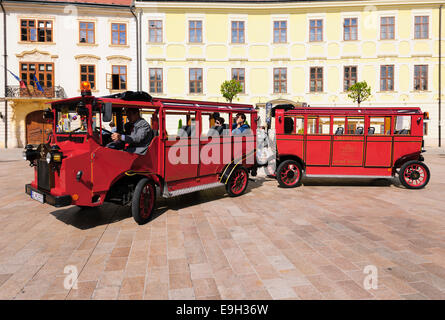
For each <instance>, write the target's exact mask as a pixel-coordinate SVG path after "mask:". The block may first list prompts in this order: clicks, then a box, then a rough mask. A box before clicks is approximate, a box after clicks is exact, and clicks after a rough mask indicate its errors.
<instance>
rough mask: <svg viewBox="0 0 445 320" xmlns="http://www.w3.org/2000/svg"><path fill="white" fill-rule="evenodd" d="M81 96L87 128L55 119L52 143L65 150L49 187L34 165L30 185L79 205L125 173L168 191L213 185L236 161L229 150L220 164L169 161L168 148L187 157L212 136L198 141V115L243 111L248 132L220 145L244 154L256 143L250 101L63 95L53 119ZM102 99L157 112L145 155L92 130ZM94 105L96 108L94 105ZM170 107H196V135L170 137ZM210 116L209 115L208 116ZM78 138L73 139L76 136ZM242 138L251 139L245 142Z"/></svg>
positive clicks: (101, 194) (96, 201)
mask: <svg viewBox="0 0 445 320" xmlns="http://www.w3.org/2000/svg"><path fill="white" fill-rule="evenodd" d="M81 101H83V102H84V103H85V106H86V108H87V109H88V110H89V117H88V132H87V133H84V134H76V133H75V132H74V133H72V134H67V133H64V134H59V133H57V130H56V122H57V120H55V121H54V123H53V132H54V134H53V136H52V138H51V142H50V146H54V145H57V146H58V147H59V148H60V151H61V152H62V153H63V160H62V162H61V163H60V164H59V165H58V166H56V167H53V169H51V170H52V173H53V174H54V177H53V178H52V179H53V182H52V186H51V188H50V190H42V189H41V188H40V186H39V185H38V177H37V175H38V173H37V171H38V170H37V167H36V169H35V179H34V181H33V182H32V183H31V186H32V187H33V188H35V189H36V190H37V191H39V190H42V191H45V192H46V193H47V194H48V193H49V194H51V195H52V196H66V195H69V196H71V198H72V202H71V204H73V205H79V206H99V205H101V204H103V202H104V201H105V200H106V199H107V194H108V192H109V190H110V189H112V188H113V186H114V185H115V184H116V183H117V182H118V181H120V180H121V179H123V178H126V177H133V176H144V177H148V178H150V179H151V180H152V181H153V182H154V184H155V185H157V186H158V187H160V188H161V192H164V191H165V190H164V188H165V189H168V191H169V192H170V191H174V190H179V189H184V188H190V187H194V186H200V185H204V184H211V183H216V182H219V181H220V178H221V175H222V173H223V172H224V170H225V168H226V167H227V165H228V164H230V163H232V162H238V159H237V158H236V157H235V156H236V155H234V153H233V152H232V153H231V155H229V158H228V159H221V163H219V164H213V163H212V164H204V163H203V162H202V161H201V160H200V157H198V162H197V163H192V164H181V163H179V164H173V163H171V161H170V160H169V158H168V156H167V155H168V151H169V149H170V148H178V147H179V146H181V145H182V146H187V148H188V151H189V160H190V157H192V156H194V155H195V152H200V151H201V149H202V148H203V147H204V146H205V145H206V144H208V143H212V142H211V141H201V139H200V132H201V127H202V122H201V114H203V113H206V114H209V113H212V112H225V113H230V119H233V118H234V117H235V114H237V113H239V112H242V113H244V114H245V115H246V116H247V119H248V121H249V125H250V126H251V129H252V134H251V135H249V136H246V137H243V138H242V142H240V143H237V142H236V141H238V140H236V139H238V138H236V137H234V136H232V133H231V130H230V131H229V132H230V133H229V135H228V136H226V137H224V138H222V139H221V140H220V141H221V142H213V143H214V144H215V143H216V144H218V147H219V148H223V146H224V145H226V146H228V148H229V149H232V150H233V149H234V148H237V147H240V148H242V150H243V151H242V155H246V154H249V153H251V154H252V156H253V157H255V143H256V134H255V133H256V121H257V112H256V110H255V109H254V108H253V107H252V106H251V105H242V104H228V103H216V102H204V101H191V100H174V99H157V98H154V99H153V101H151V102H140V101H124V100H121V99H112V98H95V97H91V96H86V97H78V98H72V99H65V100H60V101H55V102H53V103H51V106H52V109H53V113H54V117H55V119H56V109H57V108H58V107H60V106H63V105H66V104H69V105H75V104H78V103H79V102H81ZM102 103H112V106H113V110H119V109H122V108H138V109H140V110H141V111H143V110H146V111H147V112H151V114H154V115H156V116H153V117H152V123H150V125H151V127H152V129H154V130H157V131H158V135H157V136H155V137H154V138H153V140H152V141H151V143H150V145H149V148H148V151H147V153H146V154H145V155H138V154H133V153H129V152H126V151H122V150H115V149H110V148H107V147H105V145H104V142H103V141H102V139H103V132H102V131H100V130H97V131H93V128H92V125H91V123H92V113H93V110H98V109H97V108H99V110H98V111H99V112H102V108H103V105H102ZM94 108H96V109H94ZM168 111H171V112H174V111H192V112H195V114H196V116H195V120H196V123H197V126H199V129H198V128H197V130H196V132H195V136H191V137H188V138H185V141H183V140H181V141H180V142H179V143H178V142H177V141H170V140H168V136H167V131H166V121H165V114H166V112H168ZM207 121H208V120H207ZM76 139H77V140H76ZM246 141H252V143H251V144H247V143H246ZM239 165H242V166H244V167H245V168H246V169H251V168H252V167H253V166H254V163H246V160H242V161H240V162H239ZM79 171H82V177H81V179H80V180H79V181H78V180H77V179H76V174H77V173H78V172H79Z"/></svg>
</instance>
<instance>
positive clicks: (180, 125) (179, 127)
mask: <svg viewBox="0 0 445 320" xmlns="http://www.w3.org/2000/svg"><path fill="white" fill-rule="evenodd" d="M181 128H182V119H179V121H178V130H179V129H181Z"/></svg>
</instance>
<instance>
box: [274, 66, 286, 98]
mask: <svg viewBox="0 0 445 320" xmlns="http://www.w3.org/2000/svg"><path fill="white" fill-rule="evenodd" d="M273 92H274V93H286V92H287V69H286V68H274V69H273Z"/></svg>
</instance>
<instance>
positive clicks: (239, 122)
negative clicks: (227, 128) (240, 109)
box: [232, 113, 250, 135]
mask: <svg viewBox="0 0 445 320" xmlns="http://www.w3.org/2000/svg"><path fill="white" fill-rule="evenodd" d="M235 121H236V123H234V124H233V126H232V134H233V135H235V134H246V133H247V132H248V131H249V130H250V126H249V125H248V124H247V123H246V115H245V114H244V113H237V115H236V116H235ZM246 130H247V131H246ZM245 131H246V132H245Z"/></svg>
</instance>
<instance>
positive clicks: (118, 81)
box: [111, 66, 127, 90]
mask: <svg viewBox="0 0 445 320" xmlns="http://www.w3.org/2000/svg"><path fill="white" fill-rule="evenodd" d="M111 68H112V74H111V89H112V90H126V89H127V67H126V66H112V67H111Z"/></svg>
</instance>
